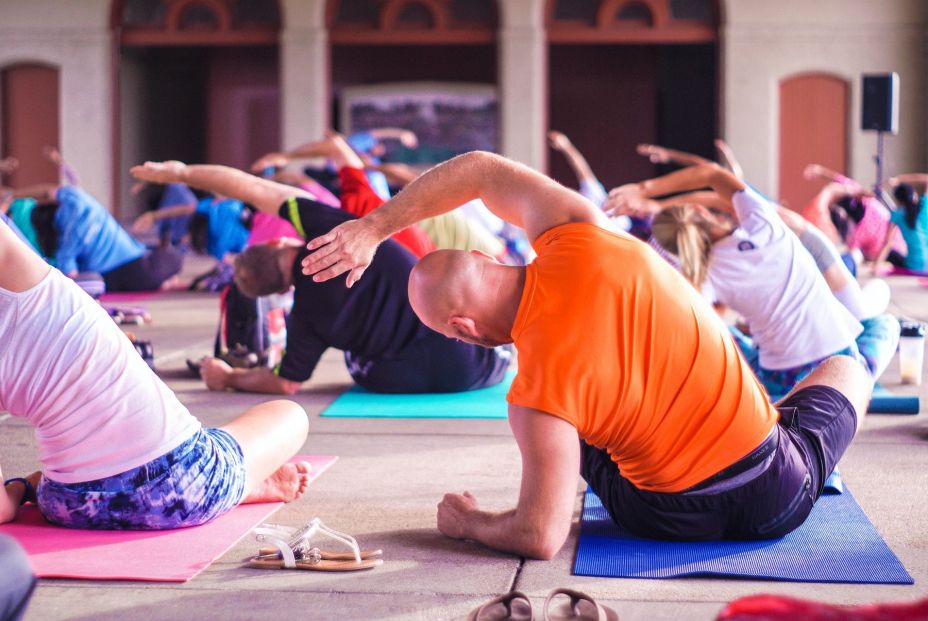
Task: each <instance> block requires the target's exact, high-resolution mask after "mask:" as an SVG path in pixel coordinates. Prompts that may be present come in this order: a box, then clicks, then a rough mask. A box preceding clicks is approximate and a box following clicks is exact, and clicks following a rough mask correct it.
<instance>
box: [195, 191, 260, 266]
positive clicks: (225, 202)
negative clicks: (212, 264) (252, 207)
mask: <svg viewBox="0 0 928 621" xmlns="http://www.w3.org/2000/svg"><path fill="white" fill-rule="evenodd" d="M197 213H199V214H203V215H205V216H206V217H207V218H208V220H209V224H208V227H207V233H206V235H207V238H206V251H207V252H208V253H209V254H210V255H212V256H214V257H216V259H218V260H220V261H222V258H223V257H224V256H226V255H227V254H228V253H230V252H233V253H238V252H241V251H242V250H244V249H245V245H246V244H247V243H248V233H249V231H248V228H247V227H246V226H245V219H246V216H247V214H246V213H245V204H244V203H242V201H237V200H235V199H232V198H225V199H222V200H217V199H214V198H204V199H203V200H201V201H200V202H199V203H197Z"/></svg>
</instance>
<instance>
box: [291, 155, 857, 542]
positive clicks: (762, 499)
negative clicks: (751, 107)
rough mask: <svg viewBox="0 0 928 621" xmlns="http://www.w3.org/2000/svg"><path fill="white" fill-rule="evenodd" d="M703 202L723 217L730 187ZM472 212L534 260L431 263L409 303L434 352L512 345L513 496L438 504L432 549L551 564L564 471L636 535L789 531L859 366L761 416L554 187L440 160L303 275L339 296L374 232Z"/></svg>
mask: <svg viewBox="0 0 928 621" xmlns="http://www.w3.org/2000/svg"><path fill="white" fill-rule="evenodd" d="M707 174H711V170H709V169H707ZM726 179H732V178H731V177H730V176H728V177H726ZM713 181H715V182H718V180H716V179H714V180H713ZM722 186H723V187H721V191H722V193H723V194H727V196H726V197H725V198H728V199H730V198H731V195H732V194H734V193H736V192H739V191H743V189H744V186H743V185H740V182H739V181H737V180H732V181H730V182H728V185H724V183H723V184H722ZM729 186H730V187H729ZM474 198H480V199H482V200H483V201H484V203H486V205H487V206H488V207H489V208H490V210H492V211H493V212H494V213H496V214H497V215H498V216H500V217H501V218H503V219H505V220H507V221H509V222H511V223H513V224H515V225H517V226H521V227H522V228H524V229H525V231H526V233H527V234H528V238H529V239H531V240H533V245H534V248H535V251H536V252H537V253H538V258H537V259H536V260H535V261H534V262H533V263H532V264H530V265H528V266H526V267H520V266H505V265H501V264H499V263H496V262H495V261H493V260H491V259H490V258H489V257H486V256H481V255H477V254H473V253H466V252H462V251H447V250H443V251H438V252H434V253H432V254H430V255H427V256H426V257H425V258H424V259H422V260H421V261H420V262H419V264H418V265H417V267H416V268H415V269H414V270H413V272H412V274H411V277H410V282H409V296H410V302H411V303H412V305H413V308H414V310H415V311H416V313H417V314H418V315H419V317H420V318H421V319H422V321H423V322H424V323H425V324H426V325H428V326H429V327H431V328H432V329H434V330H436V331H438V332H440V333H442V334H444V335H446V336H449V337H452V338H458V339H460V340H463V341H467V342H470V343H477V344H480V345H484V346H488V347H492V346H495V345H499V344H502V343H515V345H516V347H517V349H518V350H519V372H518V375H517V377H516V379H515V381H514V382H513V385H512V388H511V390H510V392H509V395H508V397H507V399H508V401H509V422H510V425H511V427H512V430H513V434H514V435H515V438H516V441H517V443H518V445H519V448H520V450H521V453H522V486H521V490H520V493H519V499H518V503H517V505H516V507H515V509H513V510H511V511H506V512H503V513H490V512H486V511H482V510H480V509H479V508H478V506H477V501H476V499H475V498H474V497H473V496H472V495H470V494H469V493H467V492H465V493H464V494H447V495H446V496H445V497H444V499H443V500H442V502H441V503H440V504H439V506H438V528H439V529H440V530H441V531H442V532H443V533H444V534H446V535H448V536H450V537H454V538H466V539H474V540H477V541H479V542H481V543H483V544H485V545H488V546H490V547H493V548H496V549H499V550H506V551H510V552H514V553H516V554H520V555H526V556H532V557H536V558H545V559H546V558H551V557H552V556H553V555H554V554H555V553H557V551H558V550H559V549H560V548H561V546H562V545H563V543H564V541H565V539H566V537H567V534H568V532H569V530H570V523H571V519H572V516H573V510H574V501H575V498H576V492H577V472H578V471H579V472H580V473H581V474H582V476H583V477H584V479H586V481H587V482H588V483H589V484H590V485H591V486H592V487H593V489H594V490H595V491H596V492H597V494H598V495H599V496H600V498H601V499H602V500H603V503H604V505H605V506H606V507H607V509H608V510H609V511H610V514H611V515H612V517H613V519H614V520H615V521H616V522H617V523H619V524H621V525H622V526H623V527H625V528H626V529H628V530H630V531H631V532H633V533H635V534H638V535H640V536H646V537H656V538H670V539H719V538H740V539H756V538H767V537H777V536H781V535H784V534H786V533H788V532H789V531H791V530H792V529H794V528H796V527H797V526H798V525H799V524H801V523H802V522H803V520H804V519H805V518H806V516H807V515H808V513H809V510H810V509H811V508H812V505H813V503H814V502H815V500H816V499H817V498H818V495H819V494H820V493H821V489H822V486H823V485H824V481H825V479H826V478H827V476H828V475H829V474H830V473H831V470H832V469H833V468H834V465H835V463H837V461H838V459H839V458H840V457H841V455H842V454H843V452H844V450H845V448H846V447H847V445H848V444H849V443H850V441H851V439H852V438H853V436H854V433H855V431H856V429H857V427H858V418H859V417H860V416H862V415H863V413H864V412H865V411H866V404H867V400H868V399H869V396H870V395H869V388H868V386H869V385H870V383H869V382H868V381H865V380H866V379H867V375H866V373H865V371H864V369H863V367H862V366H861V365H860V364H859V363H858V362H856V361H855V360H853V359H851V358H847V357H840V356H838V357H834V358H830V359H828V360H827V361H826V362H825V363H823V364H822V366H821V367H819V368H818V369H817V370H816V371H815V372H814V373H813V374H812V375H811V376H809V377H808V378H807V379H806V380H804V381H803V382H801V383H800V384H799V385H798V386H797V387H796V388H795V389H794V390H793V392H792V393H791V394H790V395H789V396H788V397H787V398H786V399H785V400H784V401H783V402H782V403H780V404H779V406H778V407H774V406H773V405H772V404H771V403H770V401H769V399H768V398H767V396H766V394H765V393H764V391H763V389H762V387H761V386H760V384H759V383H758V381H757V379H756V378H755V377H754V375H753V374H752V373H751V370H750V368H749V367H748V365H747V364H746V362H745V361H744V360H743V358H742V357H741V356H740V355H739V354H738V350H737V347H736V346H735V344H734V342H733V341H732V339H731V337H730V335H729V333H728V331H727V330H726V328H725V326H724V325H723V324H722V322H721V321H720V320H719V319H718V317H717V316H716V314H715V313H714V312H713V310H712V309H711V308H710V307H709V305H708V304H707V303H706V302H705V301H704V300H703V299H702V297H701V296H700V295H699V294H698V293H697V292H696V291H695V290H694V289H693V288H692V287H690V286H689V285H688V284H687V283H686V282H685V281H684V280H683V278H682V276H680V275H679V274H677V273H676V272H675V271H674V270H673V269H672V268H671V267H670V266H669V265H668V264H667V263H666V262H665V261H663V260H662V259H660V258H659V257H658V256H657V254H656V253H655V252H654V251H653V250H651V249H650V248H649V247H648V246H647V245H646V244H643V243H641V242H639V241H637V240H635V239H633V238H632V237H630V236H628V235H626V234H624V233H621V232H616V231H614V230H613V229H612V227H611V225H610V223H609V221H608V220H607V219H606V218H605V216H603V215H602V213H601V212H600V211H599V210H597V209H596V208H595V207H594V206H593V205H592V204H591V203H589V202H588V201H587V200H586V199H584V198H583V197H581V196H580V195H579V194H577V193H575V192H573V191H571V190H568V189H566V188H564V187H563V186H561V185H559V184H557V183H556V182H554V181H553V180H551V179H549V178H547V177H545V176H543V175H541V174H539V173H537V172H535V171H533V170H531V169H529V168H526V167H524V166H521V165H519V164H516V163H514V162H511V161H509V160H506V159H505V158H502V157H499V156H496V155H493V154H489V153H481V152H473V153H468V154H465V155H462V156H459V157H457V158H455V159H453V160H450V161H448V162H446V163H444V164H441V165H439V166H437V167H435V168H433V169H432V170H430V171H429V172H427V173H425V174H424V175H422V176H421V177H419V179H417V180H416V181H414V182H413V183H411V184H410V185H409V186H407V188H406V190H404V191H403V192H401V193H400V194H399V195H398V196H396V197H395V198H393V199H392V200H391V201H389V202H388V203H387V204H386V205H384V206H383V207H382V208H380V209H378V210H377V211H375V212H372V213H371V214H369V215H368V216H365V217H364V218H361V219H360V220H354V221H351V222H346V223H344V224H341V225H339V226H338V227H336V228H334V229H332V231H330V232H329V233H328V234H326V235H323V236H321V237H318V238H316V239H315V240H313V241H311V242H310V244H309V249H310V250H315V252H314V253H312V254H310V255H309V256H308V257H307V258H305V259H304V260H303V271H304V273H305V274H315V276H314V278H315V279H316V280H318V281H322V280H328V279H330V278H333V277H335V276H337V275H339V274H342V273H345V272H348V277H347V284H348V286H349V287H350V286H351V285H353V284H354V283H355V282H357V281H358V279H359V278H360V277H361V275H362V274H363V272H364V270H365V269H366V267H367V265H369V263H370V261H371V257H372V256H373V253H374V251H375V250H376V248H377V245H378V244H379V243H380V242H381V241H382V240H383V239H386V238H387V237H388V235H389V234H390V233H391V232H393V231H396V230H399V229H402V228H403V227H405V226H408V225H410V224H412V223H414V222H417V221H419V220H420V219H422V218H426V217H429V216H433V215H437V214H440V213H444V212H447V211H450V210H451V209H453V208H455V207H456V206H457V205H461V204H464V203H466V202H467V201H469V200H471V199H474Z"/></svg>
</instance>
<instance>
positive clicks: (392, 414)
mask: <svg viewBox="0 0 928 621" xmlns="http://www.w3.org/2000/svg"><path fill="white" fill-rule="evenodd" d="M513 377H515V372H513V371H510V372H508V373H507V374H506V377H505V378H504V379H503V381H502V382H500V383H499V384H497V385H496V386H490V387H489V388H480V389H478V390H469V391H466V392H432V393H422V394H383V393H376V392H368V391H366V390H364V389H363V388H361V387H359V386H352V387H351V388H349V389H348V390H346V391H345V392H343V393H342V394H341V395H339V396H338V398H337V399H335V401H333V402H332V404H331V405H330V406H329V407H327V408H326V409H325V410H324V411H323V412H322V416H333V417H346V418H347V417H354V418H506V416H507V412H508V403H507V402H506V393H507V392H508V391H509V385H510V384H511V383H512V378H513Z"/></svg>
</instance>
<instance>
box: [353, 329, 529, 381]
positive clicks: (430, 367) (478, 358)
mask: <svg viewBox="0 0 928 621" xmlns="http://www.w3.org/2000/svg"><path fill="white" fill-rule="evenodd" d="M511 359H512V348H511V347H510V346H503V347H495V348H487V347H480V346H479V345H471V344H470V343H462V342H460V341H456V340H454V339H449V338H447V337H444V336H442V335H441V334H438V333H437V332H431V333H429V334H428V335H426V336H424V337H422V338H419V339H417V340H416V341H415V342H414V343H412V344H411V345H410V346H409V347H407V348H406V349H405V350H404V351H403V352H402V353H401V354H400V355H398V356H393V357H382V358H376V359H361V358H359V357H357V356H355V355H353V354H352V353H351V352H345V364H346V365H347V366H348V372H349V373H350V374H351V377H352V379H354V381H355V382H356V383H357V384H358V385H359V386H361V387H362V388H365V389H367V390H370V391H372V392H383V393H423V392H462V391H465V390H475V389H477V388H486V387H487V386H495V385H496V384H499V383H500V382H501V381H503V378H504V377H505V376H506V369H508V368H509V362H510V361H511Z"/></svg>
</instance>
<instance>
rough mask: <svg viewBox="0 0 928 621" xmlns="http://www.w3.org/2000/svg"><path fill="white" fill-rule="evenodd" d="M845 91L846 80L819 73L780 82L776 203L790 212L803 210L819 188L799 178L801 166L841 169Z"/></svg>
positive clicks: (844, 159)
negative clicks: (814, 165)
mask: <svg viewBox="0 0 928 621" xmlns="http://www.w3.org/2000/svg"><path fill="white" fill-rule="evenodd" d="M848 92H849V91H848V83H847V82H846V81H845V80H843V79H841V78H839V77H836V76H832V75H828V74H824V73H805V74H801V75H796V76H792V77H789V78H786V79H783V80H781V81H780V160H779V164H780V165H779V171H780V184H779V198H780V201H781V202H783V204H785V205H787V206H789V207H790V208H791V209H795V210H802V208H803V207H804V206H805V204H806V203H808V202H809V200H810V199H811V198H812V197H813V196H815V194H816V193H817V192H818V191H819V190H820V189H821V188H822V185H823V182H822V181H821V180H820V179H816V180H812V181H809V180H807V179H805V178H804V177H803V176H802V171H803V170H804V169H805V167H806V165H808V164H821V165H823V166H825V167H827V168H830V169H832V170H836V171H838V172H841V173H843V172H845V170H846V167H847V131H848V125H847V106H848Z"/></svg>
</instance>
